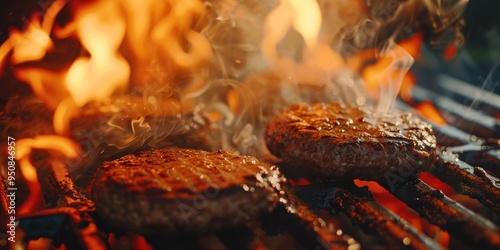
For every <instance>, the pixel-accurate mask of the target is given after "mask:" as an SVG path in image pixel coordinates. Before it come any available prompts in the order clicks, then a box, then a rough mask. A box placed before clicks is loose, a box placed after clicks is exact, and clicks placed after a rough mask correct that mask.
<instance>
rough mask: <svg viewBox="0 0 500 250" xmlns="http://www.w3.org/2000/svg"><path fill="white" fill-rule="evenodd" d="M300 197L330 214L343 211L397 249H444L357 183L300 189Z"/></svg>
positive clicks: (310, 186) (298, 191)
mask: <svg viewBox="0 0 500 250" xmlns="http://www.w3.org/2000/svg"><path fill="white" fill-rule="evenodd" d="M297 193H298V195H299V197H304V198H305V199H307V200H309V202H310V203H311V205H313V206H314V205H315V204H316V206H318V207H319V208H323V209H327V210H329V211H332V209H334V210H339V211H343V212H344V213H345V214H346V215H347V217H348V218H349V219H350V220H351V221H353V222H354V223H356V224H358V225H360V226H361V227H362V228H363V229H365V230H366V231H367V232H369V233H370V234H373V235H376V236H377V239H378V240H379V241H380V243H383V244H384V245H387V246H392V247H396V248H411V249H442V247H441V246H440V245H439V244H438V243H436V242H435V241H433V240H432V239H430V238H429V237H427V236H426V235H424V234H422V233H420V232H418V230H417V229H415V228H414V227H413V226H411V225H410V224H409V223H408V222H406V221H405V220H404V219H401V218H400V217H399V216H398V215H396V214H394V213H393V212H392V211H390V210H388V209H387V208H385V207H384V206H382V205H381V204H379V203H378V202H376V201H374V200H373V196H372V194H371V193H370V191H368V190H367V189H365V188H359V187H357V186H355V185H353V184H348V185H343V186H342V187H334V186H331V185H330V186H328V184H325V185H309V186H304V187H300V188H298V189H297Z"/></svg>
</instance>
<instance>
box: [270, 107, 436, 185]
mask: <svg viewBox="0 0 500 250" xmlns="http://www.w3.org/2000/svg"><path fill="white" fill-rule="evenodd" d="M265 140H266V145H267V147H268V148H269V150H270V152H271V153H272V154H274V155H276V156H278V157H280V158H281V159H282V160H283V162H284V163H285V164H287V165H290V166H293V167H297V168H301V169H306V170H307V171H308V172H312V173H313V174H314V175H317V176H318V177H321V178H334V179H352V178H359V179H366V180H375V179H379V178H380V177H382V176H384V174H387V173H396V174H399V175H403V176H404V177H407V176H410V175H415V174H417V173H419V172H420V171H422V170H425V169H427V168H428V167H429V166H430V164H431V163H432V162H433V161H434V159H435V156H436V153H435V149H436V138H435V136H434V135H433V134H432V128H431V126H430V125H429V124H427V123H425V122H423V121H422V120H420V119H419V118H418V117H415V116H414V115H412V114H410V113H403V112H399V111H395V110H392V111H389V112H388V113H386V114H384V115H382V116H381V117H377V116H376V115H375V112H374V110H373V108H369V107H352V106H344V105H341V104H336V103H332V104H325V103H312V104H295V105H293V106H292V107H291V108H290V109H289V110H286V111H284V112H283V113H281V114H280V115H278V116H276V117H275V118H273V119H272V120H271V121H270V122H269V124H268V125H267V127H266V133H265Z"/></svg>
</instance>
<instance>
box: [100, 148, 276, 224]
mask: <svg viewBox="0 0 500 250" xmlns="http://www.w3.org/2000/svg"><path fill="white" fill-rule="evenodd" d="M284 182H285V179H284V178H283V177H282V175H281V173H280V172H279V170H278V169H277V167H276V166H272V165H269V164H266V163H261V162H259V161H258V160H257V159H255V158H253V157H250V156H242V155H239V154H237V153H232V152H227V151H219V152H207V151H203V150H193V149H179V148H165V149H153V150H147V151H143V152H141V153H138V154H130V155H126V156H124V157H122V158H120V159H117V160H114V161H109V162H105V163H104V165H103V166H102V167H101V168H100V169H99V170H98V171H97V174H96V177H95V179H94V182H93V184H92V187H91V190H92V191H91V195H92V198H93V200H94V201H95V203H96V208H97V211H98V213H99V214H100V215H101V216H102V217H103V218H104V219H105V220H106V221H107V222H108V223H109V224H110V225H112V226H115V227H120V228H123V229H126V230H132V231H136V232H139V233H148V232H159V231H161V232H164V233H169V232H181V231H197V232H204V231H209V230H214V229H218V228H222V227H227V226H234V225H239V224H241V223H244V222H245V221H248V220H251V219H257V218H258V217H259V216H260V215H261V214H263V213H266V212H268V211H271V210H272V209H273V208H274V207H275V205H276V203H277V200H278V196H279V190H280V187H281V185H283V184H284Z"/></svg>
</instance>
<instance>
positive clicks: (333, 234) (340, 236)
mask: <svg viewBox="0 0 500 250" xmlns="http://www.w3.org/2000/svg"><path fill="white" fill-rule="evenodd" d="M284 191H285V194H288V195H287V199H283V200H282V201H281V203H280V204H279V206H278V208H277V211H276V212H275V213H274V214H275V215H277V216H278V217H276V218H274V219H278V221H280V223H281V224H282V225H284V226H285V229H286V230H287V231H288V232H289V233H290V234H292V236H293V237H294V238H295V239H296V240H297V241H298V242H299V243H300V244H301V245H303V246H305V247H306V248H307V249H359V248H360V244H359V243H358V242H357V241H356V240H355V239H354V238H352V237H351V236H349V235H346V234H344V233H343V232H342V230H340V229H339V228H335V227H334V225H333V224H329V223H327V222H325V221H324V220H323V219H322V218H320V217H319V216H317V215H316V214H314V212H312V211H311V210H310V208H309V206H308V205H307V204H304V203H303V202H302V201H301V200H299V198H298V197H296V196H294V195H292V194H293V193H294V192H293V190H292V189H290V188H288V187H285V188H284Z"/></svg>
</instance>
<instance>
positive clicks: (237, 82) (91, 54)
mask: <svg viewBox="0 0 500 250" xmlns="http://www.w3.org/2000/svg"><path fill="white" fill-rule="evenodd" d="M408 2H409V3H407V5H408V6H411V4H413V2H414V1H408ZM349 8H355V10H359V11H356V12H355V13H354V14H351V15H347V16H343V14H342V13H344V11H345V10H346V9H349ZM404 8H405V5H400V6H399V7H398V8H397V9H396V10H395V11H394V12H395V13H396V14H397V13H400V12H404V11H403V9H404ZM62 11H68V12H69V13H70V16H71V18H70V20H69V21H67V22H64V23H62V24H60V23H58V22H57V21H56V20H57V17H58V15H59V13H61V12H62ZM250 13H253V14H250ZM396 14H394V15H395V16H396ZM214 17H215V18H214ZM369 17H370V13H368V6H366V4H365V3H363V2H362V1H343V0H338V1H316V0H280V1H269V3H250V1H247V2H244V3H243V2H240V1H236V0H227V1H217V2H211V1H207V2H202V1H200V0H184V1H175V0H165V1H153V0H147V1H140V2H137V1H131V0H127V1H120V0H101V1H90V2H88V1H79V0H74V1H70V2H66V1H64V0H56V1H54V2H53V4H52V5H51V6H50V7H49V8H48V9H47V11H46V13H45V15H44V16H43V18H33V19H31V21H30V23H29V24H28V26H27V28H26V29H24V30H22V31H20V30H14V31H13V32H12V33H11V36H10V38H9V39H8V40H7V41H6V42H4V43H3V44H2V45H1V46H0V67H2V68H3V67H5V65H11V66H12V67H13V74H14V75H15V77H16V78H17V79H18V80H19V81H20V82H23V83H26V84H29V86H30V87H31V89H32V91H33V93H34V95H35V96H36V97H37V98H39V99H40V100H41V101H43V103H44V105H45V107H46V108H47V109H48V110H50V111H51V112H52V114H53V119H52V126H53V131H54V133H53V134H40V135H38V136H36V137H34V138H19V139H20V140H19V143H18V145H17V150H18V152H19V156H18V157H19V158H18V160H19V162H20V164H21V166H20V167H21V170H22V173H23V175H24V178H25V179H26V180H27V181H28V183H29V186H30V190H31V193H30V198H28V200H33V199H34V198H33V197H35V196H39V195H40V187H39V185H38V183H37V176H36V171H35V168H36V166H33V163H32V162H31V160H30V157H31V152H32V151H33V150H34V149H37V150H46V151H50V152H57V153H59V154H62V155H64V156H65V157H67V158H76V157H78V155H79V154H81V148H80V145H78V143H76V142H75V141H73V140H72V139H71V126H70V124H71V121H72V119H73V118H75V117H77V116H79V115H80V114H79V112H80V109H81V108H82V107H83V106H85V105H86V104H88V103H91V102H99V101H104V100H107V99H109V98H113V97H114V96H117V95H127V94H130V93H132V92H134V91H136V90H139V92H140V93H141V94H144V93H151V95H150V96H145V98H144V99H145V100H147V105H153V106H154V105H157V103H159V102H158V101H157V100H158V98H159V97H161V96H163V95H164V94H165V95H167V96H168V97H173V98H174V99H176V100H177V101H178V102H181V103H184V104H190V103H194V104H195V105H201V106H202V107H205V108H206V109H207V112H209V113H210V115H211V116H210V117H212V118H213V120H214V121H213V122H214V123H216V124H217V126H218V127H219V128H221V127H224V126H226V127H228V128H229V130H230V131H231V132H230V135H229V136H228V135H220V138H227V139H221V140H226V141H222V142H219V143H217V145H215V146H214V147H216V148H224V149H238V150H240V151H242V153H248V152H253V151H249V150H248V148H249V147H252V146H253V147H256V148H257V151H262V150H264V149H263V148H262V143H263V140H262V139H261V138H260V137H261V136H260V134H262V133H261V130H260V129H262V127H263V125H264V124H263V123H265V121H266V119H267V118H268V117H269V116H271V115H273V112H274V111H275V110H273V111H271V112H270V113H268V114H266V110H265V108H266V107H268V105H270V104H268V103H266V101H267V100H268V99H269V97H270V96H275V95H278V96H279V97H278V101H277V105H278V107H277V108H278V109H279V108H280V107H285V106H287V105H289V104H291V102H298V101H305V100H306V98H305V97H304V93H302V92H301V91H300V89H301V88H303V87H314V88H318V89H320V91H319V93H320V94H317V93H313V95H318V96H315V97H314V98H313V99H314V100H318V101H322V99H321V97H322V96H321V95H325V93H327V97H326V98H327V99H325V100H324V101H337V102H345V103H347V104H351V105H365V104H367V103H371V104H375V105H377V107H378V109H377V110H378V112H379V113H380V114H383V113H384V112H386V111H387V110H388V109H390V108H391V107H392V104H393V102H394V100H395V98H396V95H397V93H398V90H399V89H400V85H401V82H404V79H406V78H407V76H406V74H407V71H408V69H409V68H410V67H411V65H412V63H413V58H414V57H416V56H417V55H418V48H419V46H420V43H421V41H422V37H421V35H418V34H417V35H415V36H414V37H412V38H411V39H408V40H405V41H403V42H399V43H397V42H398V41H396V38H397V35H396V34H395V35H394V36H393V37H390V38H389V39H387V41H386V42H384V43H383V46H381V47H377V48H364V47H363V46H360V48H359V49H356V50H354V51H353V50H352V48H350V51H349V53H348V52H346V51H347V49H346V48H345V44H344V43H343V40H345V39H351V38H352V37H349V34H351V33H353V32H354V33H355V31H356V30H357V29H359V26H360V25H361V24H366V23H372V24H373V25H374V27H377V26H380V25H381V24H380V23H379V22H380V21H377V20H372V19H370V18H369ZM346 29H347V31H346ZM230 33H232V35H234V34H239V36H237V37H235V38H234V41H233V40H231V39H229V38H228V39H227V40H228V41H227V40H226V37H224V36H225V35H228V34H230ZM360 34H362V32H361V33H360ZM359 37H361V39H367V40H368V41H362V42H363V43H367V44H375V42H376V41H375V40H376V39H377V37H376V36H362V35H360V36H357V35H355V36H354V37H353V39H357V38H359ZM230 38H231V37H230ZM66 40H73V41H77V42H78V44H79V46H80V50H81V52H80V54H79V55H78V56H77V57H75V58H73V60H71V61H70V62H69V63H66V64H63V65H59V67H56V68H57V69H55V70H54V69H49V68H47V67H44V66H43V62H44V60H46V58H47V55H49V54H51V53H54V51H57V50H58V47H57V46H55V45H56V44H58V43H61V42H64V41H66ZM374 47H375V46H374ZM230 48H236V50H234V51H233V50H231V49H230ZM158 68H159V70H158ZM152 69H153V70H152ZM151 71H153V72H151ZM269 78H275V79H278V80H277V81H275V82H273V83H269V84H268V83H267V81H268V80H269ZM151 79H153V80H151ZM252 82H265V87H264V89H267V88H274V89H273V90H272V91H265V90H264V94H260V93H259V91H260V90H259V88H260V86H259V85H256V86H253V85H251V83H252ZM222 85H224V86H229V88H230V91H227V93H226V95H225V100H218V101H217V102H206V100H207V98H213V96H210V94H211V93H212V90H214V89H215V90H217V88H218V87H220V86H222ZM247 85H249V86H247ZM271 85H278V86H277V87H274V86H271ZM244 86H246V87H244ZM246 88H247V89H248V90H250V91H249V92H246V91H245V90H246ZM297 89H298V91H297ZM294 91H295V92H294ZM244 95H248V96H244ZM246 98H247V99H252V100H253V99H256V100H253V101H252V100H250V101H245V100H246ZM251 110H257V111H256V112H253V111H252V112H250V111H251ZM253 113H257V115H256V117H257V118H256V119H250V118H248V117H249V116H251V114H253ZM133 122H134V123H138V122H139V123H141V124H142V120H135V121H133ZM132 126H134V125H132ZM145 127H147V126H145ZM219 131H220V132H218V133H221V134H225V133H227V130H223V129H220V130H219ZM250 137H251V138H253V139H251V140H248V139H246V138H250ZM242 140H247V141H246V142H242ZM245 143H246V144H245ZM113 144H114V142H108V145H113ZM240 144H244V145H245V146H244V147H243V148H242V147H240V146H239V145H240ZM256 154H257V155H259V153H258V152H257V153H256ZM37 209H38V208H37V207H36V206H35V204H34V203H28V202H27V203H26V204H25V207H24V208H23V209H22V211H23V212H26V213H29V212H31V211H35V210H37Z"/></svg>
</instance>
